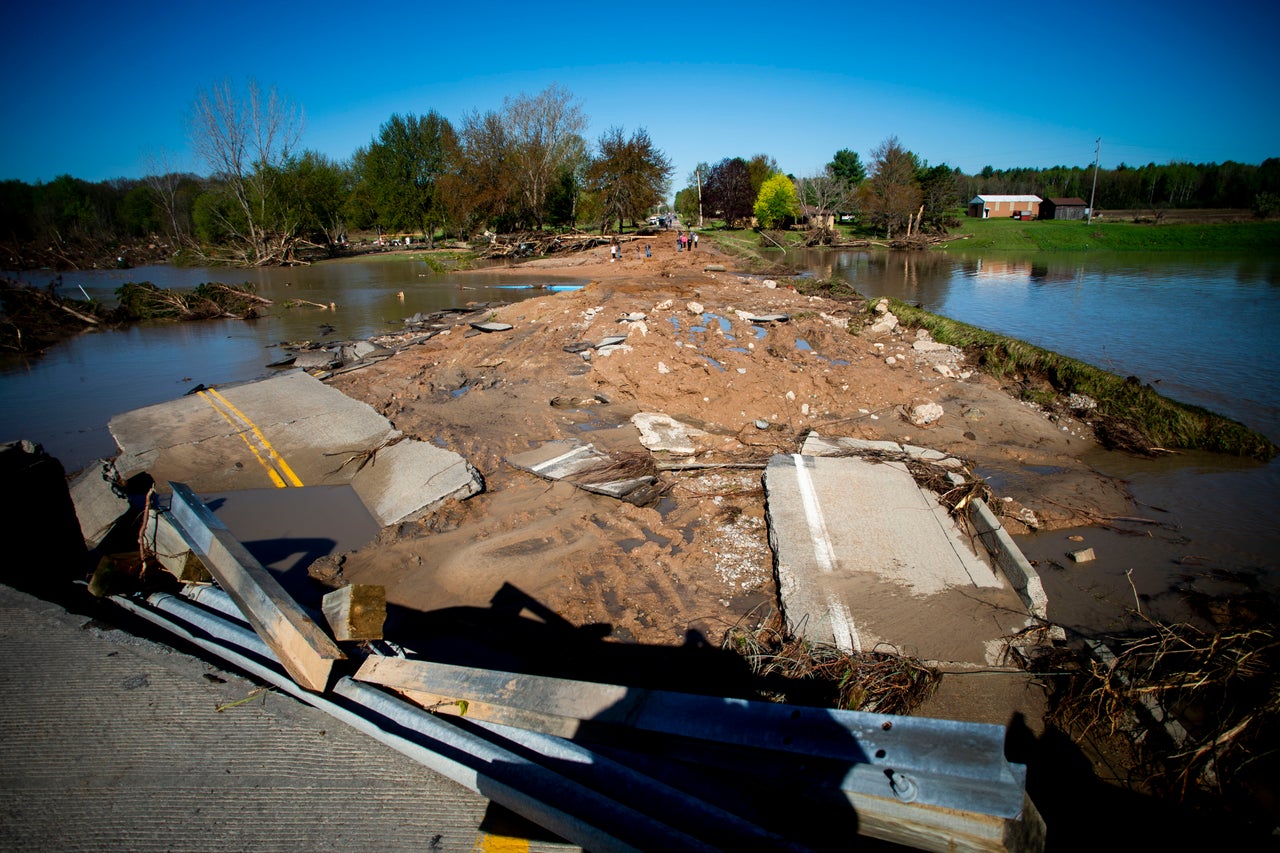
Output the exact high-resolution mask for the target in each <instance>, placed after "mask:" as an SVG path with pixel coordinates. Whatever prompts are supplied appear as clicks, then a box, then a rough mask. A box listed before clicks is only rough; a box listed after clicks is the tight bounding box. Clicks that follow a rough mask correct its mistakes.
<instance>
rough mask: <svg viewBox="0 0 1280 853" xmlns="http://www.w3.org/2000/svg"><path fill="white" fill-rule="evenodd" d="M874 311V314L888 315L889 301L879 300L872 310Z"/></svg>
mask: <svg viewBox="0 0 1280 853" xmlns="http://www.w3.org/2000/svg"><path fill="white" fill-rule="evenodd" d="M874 310H875V312H876V313H877V314H888V313H889V300H888V299H881V300H880V301H879V302H877V303H876V304H875V308H874Z"/></svg>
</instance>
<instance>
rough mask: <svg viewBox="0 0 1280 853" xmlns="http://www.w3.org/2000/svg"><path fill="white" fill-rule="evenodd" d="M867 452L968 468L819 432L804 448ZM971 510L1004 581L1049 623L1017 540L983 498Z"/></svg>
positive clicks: (912, 449)
mask: <svg viewBox="0 0 1280 853" xmlns="http://www.w3.org/2000/svg"><path fill="white" fill-rule="evenodd" d="M863 451H877V452H881V453H902V454H905V455H906V456H908V457H910V458H912V459H919V460H921V461H924V462H931V463H933V464H934V465H938V466H940V467H942V468H957V469H958V468H962V467H964V463H963V462H961V461H960V460H959V459H956V458H955V457H954V456H948V455H947V454H945V453H943V452H941V451H939V450H934V449H933V448H930V447H919V446H917V445H914V444H898V443H897V442H893V441H867V440H865V439H860V438H848V437H844V436H840V437H830V436H825V437H824V436H820V435H818V434H817V433H816V432H812V433H809V435H808V436H807V437H806V438H805V441H804V445H803V447H802V448H801V452H802V453H804V454H806V455H809V456H832V455H840V454H848V453H859V452H863ZM947 477H948V478H949V479H950V480H951V482H952V483H954V484H955V485H957V486H962V485H964V482H965V480H964V478H963V477H962V476H960V475H959V474H956V473H954V472H952V473H948V474H947ZM971 506H972V507H973V512H972V513H971V514H970V515H969V521H970V522H971V523H972V524H973V528H974V530H975V531H976V532H977V534H978V538H979V540H980V541H981V542H982V544H983V546H984V547H985V548H986V553H987V555H988V556H989V557H990V559H991V560H992V561H993V562H994V563H995V565H996V567H997V568H998V569H1000V572H1001V574H1002V576H1003V577H1004V579H1005V580H1007V581H1008V582H1009V583H1010V584H1011V585H1012V586H1013V588H1014V590H1016V591H1017V593H1018V596H1019V598H1021V599H1022V603H1023V605H1024V606H1025V607H1026V608H1027V609H1028V610H1029V611H1030V612H1031V613H1032V614H1033V615H1035V616H1037V617H1038V618H1040V619H1046V618H1047V613H1048V607H1049V599H1048V596H1047V595H1046V594H1045V591H1044V586H1043V585H1042V584H1041V582H1040V576H1039V575H1038V574H1037V573H1036V570H1035V569H1034V568H1033V567H1032V565H1031V563H1030V562H1029V561H1028V560H1027V558H1026V557H1025V556H1024V555H1023V553H1022V550H1021V549H1020V548H1019V547H1018V546H1017V544H1016V543H1015V542H1014V541H1013V537H1011V536H1010V535H1009V533H1008V531H1006V530H1005V529H1004V525H1002V524H1001V523H1000V519H999V518H997V517H996V514H995V513H994V512H993V511H992V510H991V508H990V507H989V506H987V503H986V501H984V500H982V499H981V498H974V499H973V500H972V501H971Z"/></svg>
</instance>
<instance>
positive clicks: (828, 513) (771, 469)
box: [764, 454, 1029, 666]
mask: <svg viewBox="0 0 1280 853" xmlns="http://www.w3.org/2000/svg"><path fill="white" fill-rule="evenodd" d="M764 483H765V491H766V495H767V515H768V521H769V541H770V544H771V545H772V546H773V549H774V555H775V562H776V566H777V574H778V583H779V597H780V600H781V605H782V610H783V614H784V616H785V617H786V619H787V621H788V623H789V624H790V625H791V626H792V628H793V630H796V631H797V632H798V633H801V634H804V635H806V636H808V637H810V638H811V639H813V640H817V641H823V642H833V643H835V644H836V645H837V646H839V647H841V648H843V649H846V650H849V651H872V650H874V649H877V648H886V649H892V650H896V651H898V652H900V653H903V654H909V655H913V656H915V657H920V658H924V659H928V660H936V661H945V662H953V663H959V664H964V665H977V666H981V665H992V664H995V663H997V662H998V659H999V657H1000V656H1001V655H1002V652H1003V648H1004V642H1003V638H1005V637H1007V636H1009V635H1012V634H1013V633H1016V632H1017V631H1019V630H1021V629H1022V628H1024V627H1025V626H1026V624H1027V622H1028V619H1029V614H1027V612H1026V608H1025V607H1024V606H1023V603H1022V601H1021V600H1020V598H1019V597H1018V595H1017V594H1016V592H1015V591H1014V590H1013V588H1012V587H1011V586H1010V585H1009V584H1008V583H1006V582H1004V581H1003V580H1002V579H1001V578H999V577H997V575H996V574H995V573H994V572H993V571H992V569H991V566H990V565H989V564H988V563H987V562H986V560H985V559H984V556H985V555H980V554H978V553H975V551H974V550H973V548H972V547H971V546H970V544H969V538H968V537H967V536H966V535H965V534H964V532H963V531H961V530H960V529H959V527H958V526H957V525H956V524H955V522H954V521H953V520H952V519H951V518H950V516H949V515H948V514H947V511H946V509H945V508H943V507H942V506H941V505H940V504H939V503H938V501H937V498H936V496H934V495H933V493H932V492H928V491H927V490H923V489H921V488H920V487H919V486H918V485H917V484H916V482H915V480H914V478H912V476H911V474H910V472H909V471H908V470H907V468H906V466H905V465H904V464H903V463H902V462H898V461H892V460H889V461H871V460H867V459H862V458H858V457H839V458H831V457H817V456H804V455H800V454H794V455H778V456H774V457H773V458H772V459H771V460H770V461H769V465H768V467H767V468H766V469H765V475H764Z"/></svg>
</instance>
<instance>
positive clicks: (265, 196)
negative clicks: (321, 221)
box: [189, 80, 302, 265]
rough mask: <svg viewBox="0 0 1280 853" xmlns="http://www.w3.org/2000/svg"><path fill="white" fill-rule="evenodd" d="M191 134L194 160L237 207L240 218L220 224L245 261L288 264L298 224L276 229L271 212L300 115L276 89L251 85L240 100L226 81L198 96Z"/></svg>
mask: <svg viewBox="0 0 1280 853" xmlns="http://www.w3.org/2000/svg"><path fill="white" fill-rule="evenodd" d="M189 132H190V136H191V145H192V148H193V150H194V151H195V152H196V155H197V156H198V157H199V158H200V159H201V160H203V161H204V162H205V163H206V164H208V166H209V167H210V168H211V169H212V170H213V177H214V178H216V179H217V180H218V181H220V182H221V184H222V186H223V188H224V189H225V190H226V192H227V193H228V194H229V195H230V196H231V199H232V200H233V202H234V203H233V205H231V206H230V208H231V209H233V210H234V211H236V213H237V215H235V216H232V215H226V214H225V213H224V214H222V215H221V216H220V218H221V219H222V220H223V221H222V222H221V223H220V224H221V225H222V227H223V228H224V229H225V230H226V232H227V233H228V234H230V235H232V237H233V238H234V239H235V240H236V241H237V242H238V243H239V244H240V247H241V252H242V257H241V260H243V261H244V262H246V263H250V264H255V265H258V264H268V263H277V262H282V261H285V260H288V259H289V257H290V253H291V251H292V246H293V242H294V238H295V232H296V223H293V224H291V223H290V222H289V221H281V222H276V223H273V222H272V221H271V216H270V210H271V205H272V194H273V190H274V186H275V181H276V177H277V176H278V175H279V173H280V170H281V167H282V166H283V165H284V164H285V163H286V162H287V161H288V159H289V157H290V155H291V154H292V153H293V151H294V149H295V148H296V146H297V144H298V140H299V139H300V138H301V135H302V113H301V110H300V109H299V108H298V107H296V106H294V105H293V104H292V103H291V102H289V101H287V100H285V99H283V98H281V97H280V96H279V95H278V94H277V93H276V90H275V88H274V87H272V88H271V89H269V90H268V91H267V92H265V93H264V92H263V91H262V90H261V89H260V88H259V87H258V84H257V83H256V82H254V81H253V80H250V81H249V82H248V84H247V85H246V90H245V92H244V93H243V94H242V93H240V92H238V91H236V90H235V89H234V88H233V87H232V86H231V84H230V83H229V82H227V81H223V82H221V83H217V84H215V85H213V86H211V87H210V88H209V89H207V90H206V89H202V90H200V91H199V92H198V93H197V94H196V100H195V103H194V105H193V106H192V110H191V115H190V120H189ZM219 210H225V209H224V208H219Z"/></svg>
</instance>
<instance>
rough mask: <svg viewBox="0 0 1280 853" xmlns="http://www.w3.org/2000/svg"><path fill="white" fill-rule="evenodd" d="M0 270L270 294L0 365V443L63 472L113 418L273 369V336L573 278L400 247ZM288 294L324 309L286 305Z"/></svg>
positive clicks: (64, 283)
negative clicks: (244, 265)
mask: <svg viewBox="0 0 1280 853" xmlns="http://www.w3.org/2000/svg"><path fill="white" fill-rule="evenodd" d="M5 275H7V276H9V277H11V278H18V279H20V280H23V281H26V282H28V283H30V284H34V285H37V286H40V287H43V286H45V285H47V284H49V283H50V282H51V281H56V282H58V293H59V294H60V295H62V296H67V297H71V298H76V297H81V298H83V297H86V296H87V297H90V298H92V299H94V300H97V301H100V302H103V303H106V304H115V302H116V296H115V291H116V289H117V288H119V287H120V286H121V285H123V284H125V283H126V282H142V281H149V282H151V283H152V284H154V285H156V286H157V287H161V288H176V289H194V288H195V287H197V286H198V285H200V284H203V283H205V282H211V281H212V282H221V283H224V284H234V285H239V284H243V283H245V282H246V281H247V282H250V283H252V284H253V285H254V286H255V287H256V292H257V293H258V294H259V295H261V296H265V297H267V298H268V299H271V300H273V301H274V302H275V305H273V306H269V307H268V308H267V309H266V311H265V313H264V316H262V317H261V318H260V319H257V320H250V321H239V320H207V321H199V322H190V323H142V324H137V325H134V326H131V327H129V328H125V329H120V330H112V331H104V332H87V333H85V334H83V335H80V336H78V337H76V338H73V339H71V340H69V341H66V342H64V343H61V344H58V345H57V346H55V347H53V348H51V349H50V350H49V351H48V352H46V353H44V354H43V355H40V356H35V357H27V358H12V357H10V358H6V359H4V360H2V361H0V403H2V404H0V441H13V440H16V439H30V440H31V441H35V442H37V443H39V444H41V445H43V447H44V449H45V450H46V451H47V452H48V453H49V454H51V455H52V456H55V457H57V458H58V459H59V460H60V461H61V462H62V464H63V467H65V468H66V469H67V471H69V472H74V471H77V470H80V469H81V468H83V467H84V466H86V465H88V464H90V463H91V462H93V461H94V460H96V459H101V458H106V457H111V456H114V455H115V454H116V453H117V452H118V449H117V448H116V445H115V442H114V440H112V438H111V435H110V433H109V432H108V431H107V422H108V421H109V420H110V419H111V418H112V417H113V416H115V415H117V414H119V413H121V412H127V411H131V410H133V409H137V408H140V407H142V406H149V405H153V404H155V403H162V402H165V401H167V400H173V399H176V398H177V397H180V396H182V395H183V394H184V393H186V392H187V391H188V390H190V389H191V388H192V387H194V386H196V385H199V384H204V385H228V384H232V383H236V382H244V381H249V380H253V379H262V378H266V377H268V376H270V375H272V374H273V372H274V371H273V370H272V369H271V368H268V367H267V366H266V365H268V364H269V363H271V362H272V361H275V360H276V359H278V358H279V357H280V356H282V355H283V354H284V353H283V351H282V350H281V349H280V348H279V347H280V344H281V343H287V342H297V341H324V342H338V341H348V340H360V339H364V338H367V337H369V336H371V335H375V334H380V333H385V332H394V331H398V330H400V329H403V327H404V320H405V318H408V317H411V316H413V315H414V314H415V313H417V312H423V313H427V312H430V311H436V310H439V309H442V308H453V307H458V306H462V305H465V304H466V303H468V302H518V301H520V300H521V299H528V298H530V297H533V296H539V295H544V294H545V293H546V291H545V290H544V289H541V288H544V287H565V286H578V285H582V284H584V283H585V280H582V279H568V278H556V277H554V276H530V277H528V278H520V279H515V278H513V277H512V276H510V275H497V274H486V273H484V272H483V271H479V272H469V273H467V274H466V275H465V276H463V275H456V274H455V275H450V274H448V273H439V272H433V271H432V270H431V268H430V267H428V266H427V264H426V263H425V262H423V261H422V260H420V259H417V258H414V257H413V256H409V255H396V256H386V257H383V258H379V259H376V260H363V261H360V260H357V261H337V262H329V263H324V264H316V265H314V266H309V267H292V268H288V269H282V268H271V269H260V270H238V269H225V268H218V269H211V268H204V267H195V268H177V267H168V266H153V267H138V268H135V269H127V270H87V271H75V272H65V273H61V274H58V273H48V272H25V273H6V274H5ZM401 293H403V294H404V299H403V301H401V299H400V294H401ZM288 300H306V301H307V302H311V303H316V304H318V305H326V306H327V305H332V306H333V308H332V309H320V308H317V307H314V306H308V305H298V306H296V307H292V308H286V307H284V305H285V303H286V302H287V301H288Z"/></svg>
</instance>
